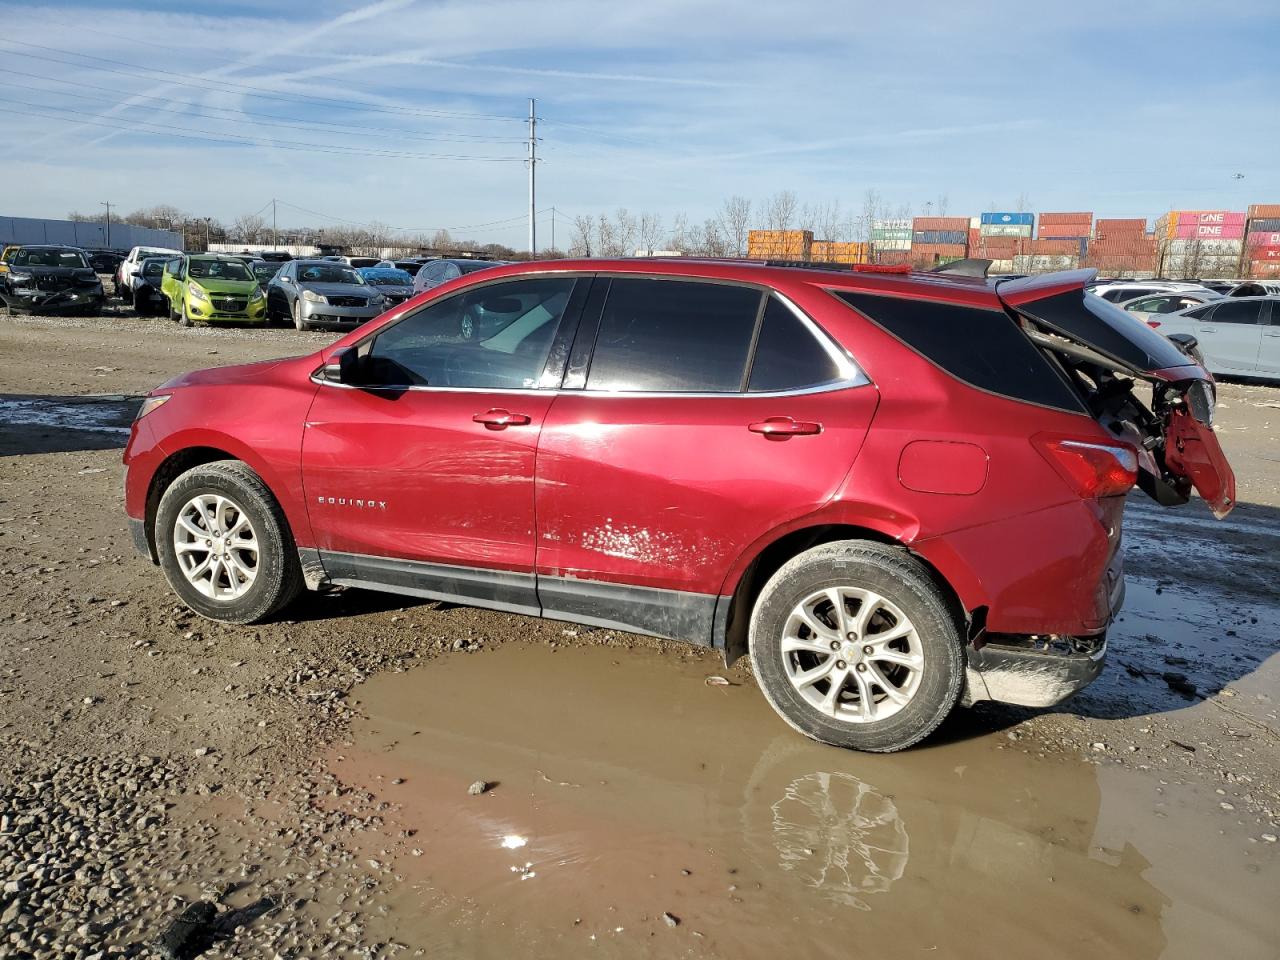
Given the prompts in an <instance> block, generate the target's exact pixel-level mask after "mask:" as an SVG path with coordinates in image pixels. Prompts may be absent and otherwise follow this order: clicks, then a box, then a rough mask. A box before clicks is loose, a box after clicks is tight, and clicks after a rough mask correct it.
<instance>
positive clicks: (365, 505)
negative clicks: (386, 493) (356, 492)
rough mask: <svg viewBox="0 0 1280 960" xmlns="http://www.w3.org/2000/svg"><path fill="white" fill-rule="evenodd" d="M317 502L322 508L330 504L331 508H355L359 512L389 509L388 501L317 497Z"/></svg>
mask: <svg viewBox="0 0 1280 960" xmlns="http://www.w3.org/2000/svg"><path fill="white" fill-rule="evenodd" d="M316 501H317V502H318V503H319V504H320V505H321V506H324V505H325V504H328V505H329V506H331V507H355V508H356V509H358V510H385V509H387V501H385V500H360V499H358V498H353V497H316Z"/></svg>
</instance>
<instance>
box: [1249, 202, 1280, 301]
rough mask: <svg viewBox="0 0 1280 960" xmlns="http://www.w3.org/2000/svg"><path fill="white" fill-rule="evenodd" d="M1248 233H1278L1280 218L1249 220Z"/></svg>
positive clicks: (1279, 230) (1279, 231)
mask: <svg viewBox="0 0 1280 960" xmlns="http://www.w3.org/2000/svg"><path fill="white" fill-rule="evenodd" d="M1249 232H1250V233H1280V217H1271V218H1270V219H1267V220H1250V221H1249ZM1271 322H1272V323H1275V319H1274V318H1272V320H1271Z"/></svg>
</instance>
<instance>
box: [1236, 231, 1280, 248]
mask: <svg viewBox="0 0 1280 960" xmlns="http://www.w3.org/2000/svg"><path fill="white" fill-rule="evenodd" d="M1244 245H1245V246H1246V247H1274V246H1280V233H1251V234H1249V236H1248V237H1247V238H1245V242H1244Z"/></svg>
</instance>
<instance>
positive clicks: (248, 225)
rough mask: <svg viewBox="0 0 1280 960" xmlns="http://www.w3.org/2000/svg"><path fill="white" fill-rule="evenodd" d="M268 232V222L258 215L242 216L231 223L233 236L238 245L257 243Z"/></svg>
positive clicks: (246, 214)
mask: <svg viewBox="0 0 1280 960" xmlns="http://www.w3.org/2000/svg"><path fill="white" fill-rule="evenodd" d="M266 231H267V222H266V221H265V220H263V219H262V218H261V217H259V216H257V215H256V214H252V213H245V214H241V215H240V216H238V217H236V218H235V219H234V220H233V221H231V236H232V237H234V238H235V242H237V243H257V242H258V240H259V239H261V237H262V235H263V234H264V233H266Z"/></svg>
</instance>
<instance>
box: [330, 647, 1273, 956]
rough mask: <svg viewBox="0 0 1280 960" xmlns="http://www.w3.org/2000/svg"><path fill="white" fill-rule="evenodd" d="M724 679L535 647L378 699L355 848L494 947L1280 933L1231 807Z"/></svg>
mask: <svg viewBox="0 0 1280 960" xmlns="http://www.w3.org/2000/svg"><path fill="white" fill-rule="evenodd" d="M715 672H716V661H715V659H714V658H713V657H712V656H711V655H704V654H702V653H699V652H691V653H690V654H689V655H688V656H686V657H683V658H678V659H676V658H671V657H663V656H660V655H658V654H656V653H653V652H650V651H644V650H638V651H629V652H626V653H625V654H621V655H620V654H619V653H618V652H617V651H611V650H608V649H603V648H585V649H574V650H563V649H560V650H557V649H555V648H551V647H548V646H545V645H542V646H532V645H515V644H511V645H506V646H504V647H502V648H499V649H497V650H494V651H491V652H485V653H483V654H477V655H471V656H460V657H454V658H447V659H444V660H440V661H437V662H433V663H431V664H429V665H427V666H426V667H423V668H420V669H416V670H410V671H407V672H404V673H393V674H386V675H383V676H380V677H376V678H373V679H372V680H370V681H369V682H368V683H366V684H365V685H364V686H363V687H362V688H361V689H360V690H359V691H358V695H359V707H360V708H361V711H362V712H363V713H364V715H365V718H364V719H363V720H361V721H359V722H358V723H357V724H356V728H355V730H354V737H353V739H352V741H351V742H350V743H349V744H347V745H345V746H341V747H338V748H336V749H335V750H334V752H333V753H332V755H331V756H330V758H329V767H330V770H331V771H332V772H334V773H335V774H336V775H337V776H338V778H339V779H340V780H341V781H342V782H343V783H344V784H347V785H348V786H351V787H355V788H359V789H361V790H368V791H369V792H371V793H372V794H374V796H375V797H377V798H378V799H379V800H382V801H385V802H387V803H388V804H389V805H390V806H389V809H388V811H387V812H386V813H385V814H384V816H385V817H386V828H385V829H384V830H382V831H380V832H379V833H378V834H377V835H376V836H367V837H365V838H363V840H361V841H359V842H363V843H367V844H368V845H369V847H370V851H371V852H370V854H369V855H370V856H379V857H382V858H383V859H384V860H385V861H386V863H387V869H389V870H390V871H391V872H392V873H393V874H394V876H395V878H396V881H397V882H396V883H395V884H394V885H390V886H388V887H387V888H386V889H388V890H389V891H391V892H390V894H389V898H388V899H387V900H386V906H387V911H388V912H387V915H386V917H384V922H385V923H386V925H387V927H388V930H389V932H390V933H392V934H393V935H394V937H395V939H396V940H398V941H400V942H404V943H406V944H408V945H409V946H410V947H420V948H424V949H426V950H427V951H428V953H429V954H432V953H436V952H440V953H443V954H449V953H457V954H459V955H466V956H474V957H501V956H510V955H513V954H518V955H522V956H556V955H560V956H563V955H576V954H578V953H581V952H583V951H585V950H586V949H587V948H588V947H589V946H590V947H591V948H593V949H594V951H595V952H596V953H597V954H598V955H601V956H618V957H626V956H641V955H648V954H650V953H656V952H661V953H662V954H663V955H676V956H678V955H686V954H687V955H698V956H726V957H730V956H733V957H773V956H780V955H782V954H783V953H788V954H793V955H796V956H805V957H833V958H834V957H847V956H849V955H850V953H851V951H854V950H855V949H856V950H857V951H858V952H863V951H874V952H877V953H883V954H886V955H893V956H911V955H914V954H917V953H928V952H932V951H937V952H938V953H939V955H942V956H952V957H986V956H990V955H991V954H992V951H993V950H997V949H998V950H999V952H1001V953H1006V954H1009V955H1014V956H1036V957H1057V956H1062V957H1066V956H1072V957H1078V956H1089V957H1126V958H1140V957H1162V956H1188V957H1190V956H1205V955H1219V956H1235V957H1243V956H1265V955H1267V951H1268V950H1269V949H1271V948H1272V947H1273V946H1274V945H1275V944H1276V943H1278V942H1280V918H1278V917H1277V916H1276V914H1275V911H1274V909H1273V906H1274V902H1275V897H1276V893H1277V891H1280V874H1278V873H1277V870H1278V869H1280V865H1278V864H1277V863H1276V857H1275V856H1274V853H1275V850H1274V847H1272V846H1271V845H1260V844H1258V843H1257V842H1256V841H1254V840H1251V839H1250V838H1249V836H1248V832H1247V831H1246V830H1245V829H1244V828H1243V827H1241V826H1238V825H1236V824H1234V823H1232V822H1231V821H1230V819H1229V818H1227V817H1225V816H1222V815H1221V811H1220V810H1219V809H1218V804H1217V802H1216V796H1215V795H1214V794H1212V792H1210V791H1205V790H1204V789H1203V788H1200V787H1196V786H1192V785H1182V784H1174V783H1172V782H1169V781H1167V780H1161V779H1158V778H1155V777H1149V776H1147V775H1145V774H1143V773H1141V772H1139V771H1135V770H1129V769H1126V768H1123V767H1099V766H1095V765H1092V764H1088V763H1082V762H1081V761H1079V760H1077V759H1074V758H1069V757H1054V758H1048V759H1043V758H1034V757H1030V756H1027V755H1025V754H1023V753H1020V752H1017V751H1015V750H1011V749H1007V748H1006V746H1005V743H1004V742H1002V741H1001V740H1000V739H998V738H990V737H986V738H982V737H972V736H969V735H968V731H966V730H964V729H963V726H964V721H963V720H962V721H960V722H959V724H958V726H959V729H957V724H952V725H951V727H950V728H949V729H948V728H944V735H943V737H942V738H941V740H939V741H938V742H933V743H930V744H929V745H927V746H925V747H924V748H922V749H917V750H913V751H910V752H907V753H903V754H897V755H893V756H888V757H881V756H867V755H860V754H854V753H850V752H847V751H842V750H838V749H834V748H829V747H825V746H822V745H819V744H816V743H811V742H809V741H807V740H804V739H803V738H800V737H798V736H797V735H795V734H794V733H793V732H791V731H790V730H789V729H787V728H786V727H785V726H784V725H783V724H782V722H781V721H780V720H778V719H777V718H776V717H775V716H774V715H773V714H772V712H771V711H770V710H769V708H768V706H767V705H766V704H765V703H764V701H763V699H762V698H761V697H760V695H759V693H758V691H757V690H756V689H755V688H754V686H753V685H751V684H749V683H745V684H736V685H732V686H720V685H708V683H707V682H706V677H707V676H708V675H710V674H713V673H715ZM476 780H484V781H486V782H488V783H489V784H492V787H491V789H489V790H488V791H487V792H485V793H484V794H482V795H479V796H473V795H471V794H470V793H469V792H468V786H469V785H470V784H471V783H473V782H474V781H476ZM1215 812H1216V813H1217V814H1218V816H1217V817H1216V818H1215V817H1214V813H1215ZM1206 818H1211V819H1212V820H1213V821H1214V822H1206ZM664 915H665V916H664ZM668 918H670V919H668Z"/></svg>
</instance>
